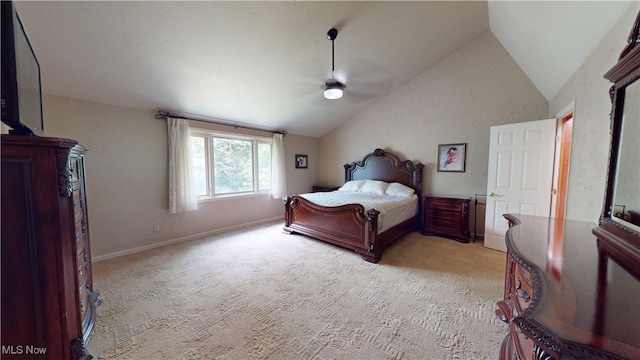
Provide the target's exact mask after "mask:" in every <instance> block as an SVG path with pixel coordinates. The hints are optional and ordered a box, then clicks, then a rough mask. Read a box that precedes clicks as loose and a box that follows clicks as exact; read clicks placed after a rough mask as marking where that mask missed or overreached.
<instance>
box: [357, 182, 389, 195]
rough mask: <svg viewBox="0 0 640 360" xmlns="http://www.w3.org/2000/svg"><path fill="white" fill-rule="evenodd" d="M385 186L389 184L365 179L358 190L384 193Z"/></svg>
mask: <svg viewBox="0 0 640 360" xmlns="http://www.w3.org/2000/svg"><path fill="white" fill-rule="evenodd" d="M387 186H389V184H388V183H386V182H384V181H380V180H367V181H365V183H364V185H362V189H360V191H362V192H367V193H374V194H380V195H384V191H385V190H386V189H387Z"/></svg>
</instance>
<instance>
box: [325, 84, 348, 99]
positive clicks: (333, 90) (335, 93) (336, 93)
mask: <svg viewBox="0 0 640 360" xmlns="http://www.w3.org/2000/svg"><path fill="white" fill-rule="evenodd" d="M344 88H345V86H344V84H342V83H341V82H339V81H337V80H334V79H330V80H327V82H326V83H325V86H324V97H325V99H329V100H335V99H340V98H341V97H342V91H343V90H344Z"/></svg>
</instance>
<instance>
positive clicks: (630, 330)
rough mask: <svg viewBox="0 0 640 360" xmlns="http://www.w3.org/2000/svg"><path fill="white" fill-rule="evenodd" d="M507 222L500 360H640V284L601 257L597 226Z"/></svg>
mask: <svg viewBox="0 0 640 360" xmlns="http://www.w3.org/2000/svg"><path fill="white" fill-rule="evenodd" d="M505 217H506V218H507V220H508V221H509V223H510V225H512V226H511V227H510V228H509V230H508V231H507V235H506V244H507V267H506V276H505V289H504V299H503V300H502V301H500V302H499V303H498V310H496V314H497V315H498V317H500V319H502V320H503V321H506V322H508V323H509V334H508V335H507V337H506V338H505V340H504V342H503V344H502V347H501V352H500V359H640V306H638V304H639V303H638V299H640V279H638V278H636V277H634V276H633V275H632V274H631V273H630V272H628V271H626V270H625V269H624V268H623V267H621V266H620V265H619V264H618V263H617V262H615V261H613V260H611V259H610V258H609V257H608V256H606V255H604V254H602V253H601V252H599V251H598V245H597V240H596V237H595V236H594V235H593V234H592V229H593V228H595V227H596V224H593V223H589V222H583V221H571V220H557V219H551V218H545V217H536V216H525V215H511V214H508V215H505Z"/></svg>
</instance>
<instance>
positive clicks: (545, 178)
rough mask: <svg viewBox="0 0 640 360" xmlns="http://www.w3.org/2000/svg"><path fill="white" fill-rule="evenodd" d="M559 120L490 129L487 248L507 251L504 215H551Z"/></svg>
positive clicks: (485, 242) (485, 241)
mask: <svg viewBox="0 0 640 360" xmlns="http://www.w3.org/2000/svg"><path fill="white" fill-rule="evenodd" d="M555 139H556V119H547V120H538V121H530V122H524V123H517V124H509V125H500V126H492V127H491V140H490V141H491V143H490V145H489V173H488V179H487V205H486V216H485V232H484V246H485V247H488V248H492V249H496V250H501V251H506V250H507V248H506V245H505V242H504V236H505V234H506V232H507V229H508V224H507V221H506V220H505V219H504V217H503V216H502V214H506V213H513V214H523V215H537V216H549V213H550V209H551V189H552V185H553V164H554V151H555V144H556V141H555Z"/></svg>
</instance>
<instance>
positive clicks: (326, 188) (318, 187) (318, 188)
mask: <svg viewBox="0 0 640 360" xmlns="http://www.w3.org/2000/svg"><path fill="white" fill-rule="evenodd" d="M338 189H340V186H322V185H313V188H312V191H313V192H329V191H336V190H338Z"/></svg>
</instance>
